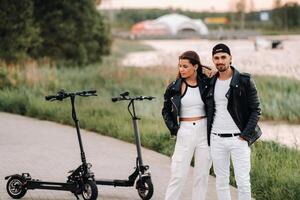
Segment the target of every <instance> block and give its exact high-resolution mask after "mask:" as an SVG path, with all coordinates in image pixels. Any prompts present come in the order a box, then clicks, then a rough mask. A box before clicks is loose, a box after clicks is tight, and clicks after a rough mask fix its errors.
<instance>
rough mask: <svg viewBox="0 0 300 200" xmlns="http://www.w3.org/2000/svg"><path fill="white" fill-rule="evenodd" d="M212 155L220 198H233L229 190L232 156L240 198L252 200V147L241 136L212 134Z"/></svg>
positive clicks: (241, 199) (223, 199)
mask: <svg viewBox="0 0 300 200" xmlns="http://www.w3.org/2000/svg"><path fill="white" fill-rule="evenodd" d="M210 147H211V157H212V161H213V167H214V172H215V174H216V189H217V195H218V199H219V200H231V196H230V190H229V175H230V168H229V167H230V157H231V159H232V163H233V169H234V174H235V180H236V183H237V186H238V199H239V200H251V185H250V168H251V167H250V165H251V164H250V152H251V151H250V148H249V146H248V143H247V142H246V141H244V140H240V139H239V136H235V137H220V136H217V135H214V134H211V145H210Z"/></svg>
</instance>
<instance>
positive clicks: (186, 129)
mask: <svg viewBox="0 0 300 200" xmlns="http://www.w3.org/2000/svg"><path fill="white" fill-rule="evenodd" d="M193 155H194V159H195V163H194V164H195V166H194V172H193V193H192V200H204V199H205V197H206V191H207V184H208V176H209V169H210V167H211V163H212V162H211V158H210V152H209V147H208V144H207V122H206V119H202V120H198V121H195V122H185V121H184V122H181V124H180V128H179V130H178V133H177V139H176V145H175V150H174V154H173V156H172V164H171V178H170V181H169V185H168V188H167V192H166V197H165V200H182V199H181V198H180V195H181V192H182V189H183V187H184V183H185V180H186V177H187V174H188V171H189V168H190V164H191V160H192V158H193Z"/></svg>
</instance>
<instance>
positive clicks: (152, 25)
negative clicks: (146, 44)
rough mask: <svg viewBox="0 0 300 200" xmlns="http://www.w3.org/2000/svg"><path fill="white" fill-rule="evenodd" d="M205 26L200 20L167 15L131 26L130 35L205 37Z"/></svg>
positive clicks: (206, 31)
mask: <svg viewBox="0 0 300 200" xmlns="http://www.w3.org/2000/svg"><path fill="white" fill-rule="evenodd" d="M208 33H209V31H208V28H207V26H206V25H205V24H204V23H203V22H202V20H201V19H191V18H189V17H187V16H184V15H180V14H175V13H174V14H167V15H163V16H161V17H159V18H157V19H155V20H147V21H142V22H139V23H137V24H135V25H133V27H132V29H131V34H132V35H134V36H157V35H169V36H178V35H189V34H190V35H207V34H208Z"/></svg>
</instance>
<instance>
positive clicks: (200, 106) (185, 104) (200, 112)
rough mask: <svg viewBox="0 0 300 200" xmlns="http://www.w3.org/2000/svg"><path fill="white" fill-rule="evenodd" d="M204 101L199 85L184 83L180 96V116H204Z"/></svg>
mask: <svg viewBox="0 0 300 200" xmlns="http://www.w3.org/2000/svg"><path fill="white" fill-rule="evenodd" d="M204 109H205V108H204V103H203V101H202V99H201V95H200V91H199V87H198V85H197V86H191V85H188V84H187V83H186V89H185V92H184V93H183V95H182V96H181V103H180V117H182V118H185V117H201V116H205V110H204Z"/></svg>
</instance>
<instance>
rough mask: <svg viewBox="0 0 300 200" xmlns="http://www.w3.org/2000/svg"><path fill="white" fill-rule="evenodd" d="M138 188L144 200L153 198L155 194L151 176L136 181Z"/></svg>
mask: <svg viewBox="0 0 300 200" xmlns="http://www.w3.org/2000/svg"><path fill="white" fill-rule="evenodd" d="M136 189H137V190H138V193H139V196H140V197H141V198H142V199H143V200H149V199H151V197H152V195H153V191H154V188H153V184H152V181H151V178H150V177H147V178H143V179H139V180H138V181H137V182H136Z"/></svg>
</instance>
